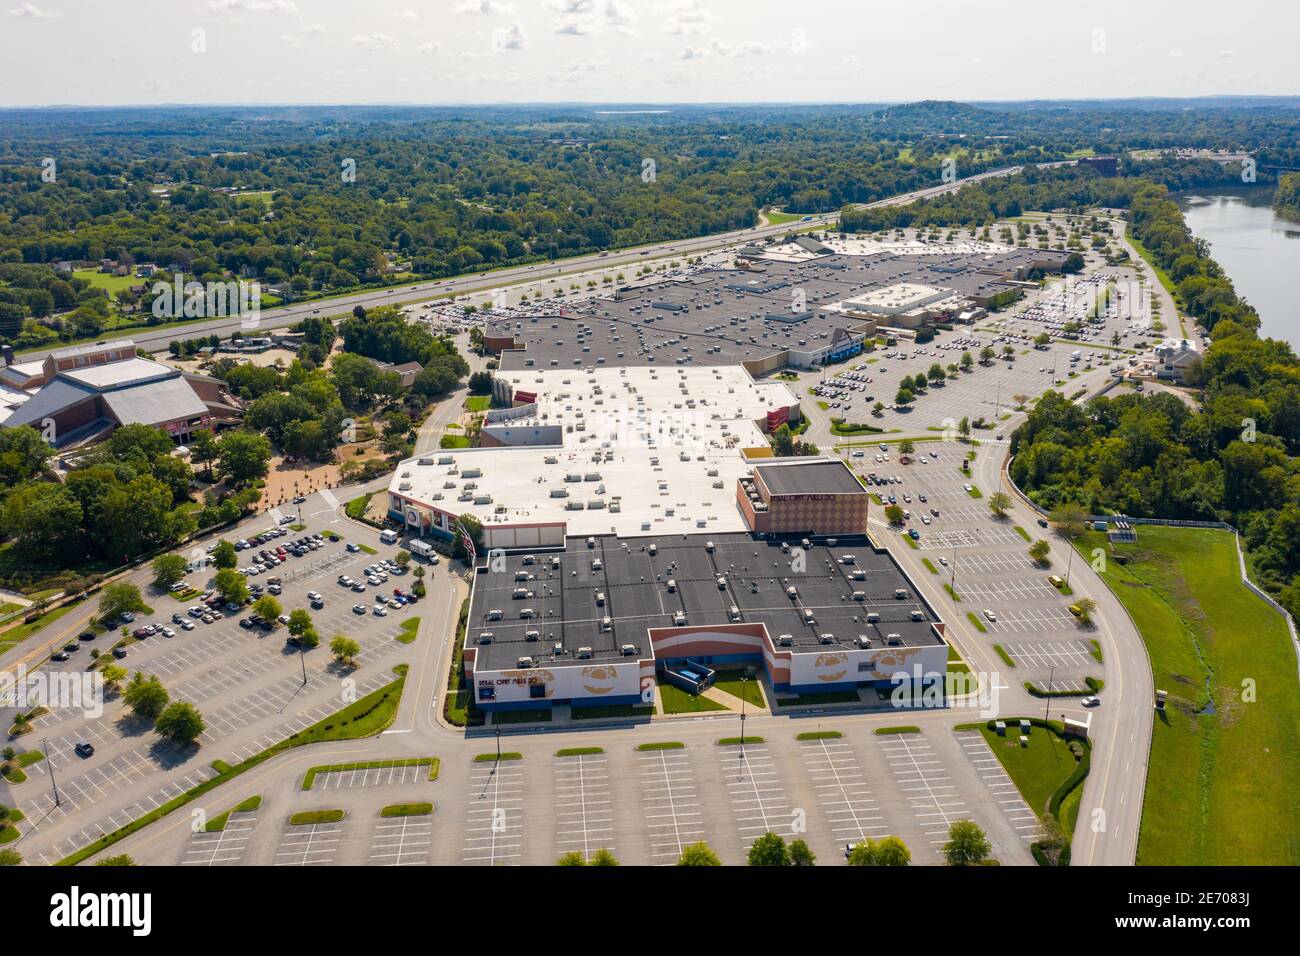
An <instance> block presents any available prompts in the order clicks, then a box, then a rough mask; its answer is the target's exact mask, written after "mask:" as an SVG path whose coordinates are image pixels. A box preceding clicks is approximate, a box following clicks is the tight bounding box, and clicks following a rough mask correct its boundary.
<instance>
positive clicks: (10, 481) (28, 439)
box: [0, 428, 54, 488]
mask: <svg viewBox="0 0 1300 956" xmlns="http://www.w3.org/2000/svg"><path fill="white" fill-rule="evenodd" d="M53 451H54V449H52V448H51V447H50V446H49V444H48V443H47V442H46V441H45V439H44V438H43V437H42V436H41V433H40V432H38V431H37V430H36V429H35V428H5V429H0V487H7V488H12V487H14V486H15V485H17V484H19V483H21V482H24V481H27V480H29V479H31V478H35V477H36V476H37V475H39V474H40V473H41V472H43V471H44V470H45V466H46V465H47V464H48V463H49V460H50V455H51V454H52V453H53Z"/></svg>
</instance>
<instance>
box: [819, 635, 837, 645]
mask: <svg viewBox="0 0 1300 956" xmlns="http://www.w3.org/2000/svg"><path fill="white" fill-rule="evenodd" d="M817 640H818V641H819V642H821V643H822V644H834V643H835V635H834V634H818V635H817Z"/></svg>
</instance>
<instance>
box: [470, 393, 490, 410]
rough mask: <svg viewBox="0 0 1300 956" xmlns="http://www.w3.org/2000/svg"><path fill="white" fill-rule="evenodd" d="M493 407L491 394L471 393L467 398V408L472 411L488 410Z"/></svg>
mask: <svg viewBox="0 0 1300 956" xmlns="http://www.w3.org/2000/svg"><path fill="white" fill-rule="evenodd" d="M491 407H492V396H491V395H471V396H469V397H468V398H467V399H465V409H466V410H467V411H471V412H486V411H487V410H488V409H489V408H491Z"/></svg>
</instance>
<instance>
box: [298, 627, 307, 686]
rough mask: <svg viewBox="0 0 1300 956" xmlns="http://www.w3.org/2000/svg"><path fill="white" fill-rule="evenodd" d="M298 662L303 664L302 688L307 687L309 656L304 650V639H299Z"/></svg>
mask: <svg viewBox="0 0 1300 956" xmlns="http://www.w3.org/2000/svg"><path fill="white" fill-rule="evenodd" d="M298 662H299V663H300V664H302V686H303V687H306V686H307V654H306V652H305V651H304V650H303V646H302V638H301V637H299V638H298Z"/></svg>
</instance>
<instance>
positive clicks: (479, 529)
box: [452, 514, 483, 561]
mask: <svg viewBox="0 0 1300 956" xmlns="http://www.w3.org/2000/svg"><path fill="white" fill-rule="evenodd" d="M457 522H458V523H459V525H460V529H463V530H464V532H466V533H468V534H469V536H470V539H471V540H472V541H473V542H474V550H475V553H477V554H482V553H483V524H482V522H480V521H479V520H478V518H475V517H474V516H473V515H472V514H463V515H461V516H460V517H459V518H458V519H457ZM460 529H458V530H457V531H456V532H455V534H456V541H455V544H454V545H453V546H452V557H456V558H460V559H461V560H462V561H469V552H468V551H467V550H465V539H464V537H463V536H462V534H461V530H460Z"/></svg>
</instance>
